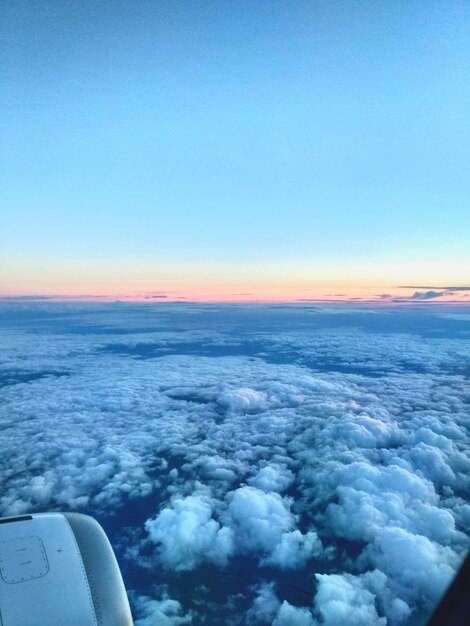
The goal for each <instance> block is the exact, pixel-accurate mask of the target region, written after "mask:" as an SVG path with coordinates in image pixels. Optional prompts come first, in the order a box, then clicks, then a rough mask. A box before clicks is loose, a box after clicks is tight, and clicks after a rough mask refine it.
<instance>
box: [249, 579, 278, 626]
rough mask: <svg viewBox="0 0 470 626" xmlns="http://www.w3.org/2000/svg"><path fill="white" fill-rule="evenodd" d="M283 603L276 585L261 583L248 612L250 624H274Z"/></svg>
mask: <svg viewBox="0 0 470 626" xmlns="http://www.w3.org/2000/svg"><path fill="white" fill-rule="evenodd" d="M280 605H281V603H280V601H279V599H278V597H277V596H276V593H275V591H274V583H272V582H271V583H266V582H263V583H261V584H260V585H259V586H258V587H257V588H256V597H255V599H254V601H253V604H252V606H251V607H250V609H249V610H248V611H247V614H246V621H247V622H248V624H272V622H273V619H274V617H275V616H276V613H277V612H278V610H279V607H280Z"/></svg>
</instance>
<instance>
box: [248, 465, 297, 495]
mask: <svg viewBox="0 0 470 626" xmlns="http://www.w3.org/2000/svg"><path fill="white" fill-rule="evenodd" d="M294 479H295V476H294V473H293V472H292V471H291V470H290V469H288V468H287V467H286V466H285V465H284V466H282V465H278V464H272V465H266V466H264V467H262V468H261V469H260V470H259V472H258V473H257V474H256V476H253V477H252V478H250V479H249V480H248V483H249V484H250V485H252V486H253V487H257V488H258V489H261V490H262V491H265V492H269V491H278V492H282V491H285V490H286V489H287V488H288V487H289V485H291V484H292V483H293V482H294Z"/></svg>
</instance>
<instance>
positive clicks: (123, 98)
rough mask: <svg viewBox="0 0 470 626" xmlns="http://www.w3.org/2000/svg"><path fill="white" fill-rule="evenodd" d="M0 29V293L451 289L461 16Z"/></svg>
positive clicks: (85, 11)
mask: <svg viewBox="0 0 470 626" xmlns="http://www.w3.org/2000/svg"><path fill="white" fill-rule="evenodd" d="M3 13H4V17H3V20H2V22H3V26H2V36H1V40H2V42H3V44H2V65H3V69H2V73H3V75H4V76H5V79H4V81H3V90H2V91H3V94H4V98H3V104H2V112H1V113H2V115H1V119H2V121H1V126H2V135H3V137H4V139H3V147H2V149H1V150H2V156H3V159H4V161H5V166H4V167H3V168H2V173H1V178H0V185H1V188H2V192H1V196H0V202H1V205H0V209H1V215H2V217H1V222H2V229H1V230H2V234H0V245H1V247H2V249H3V255H4V257H5V258H4V260H6V263H5V264H4V267H6V270H5V271H4V276H3V277H2V285H0V289H1V290H2V292H3V293H13V292H15V293H16V292H17V293H19V292H26V293H27V292H28V290H29V291H31V289H32V287H33V286H34V287H35V289H36V291H43V292H49V293H50V292H51V291H50V290H51V289H53V288H54V286H55V287H56V292H60V291H61V290H62V292H65V293H66V292H67V276H70V274H71V273H72V274H74V276H75V277H76V280H77V289H78V285H79V286H80V288H81V289H82V290H85V291H84V292H85V293H86V287H89V289H93V288H97V289H103V288H105V287H106V285H108V286H109V288H110V289H115V288H117V287H116V285H117V283H118V282H119V280H118V279H116V277H112V271H111V270H110V267H116V264H118V265H119V268H120V270H119V271H120V275H121V276H122V275H123V274H126V272H127V278H126V280H124V281H123V288H126V289H129V288H132V286H135V287H136V288H139V289H141V288H142V286H146V287H148V288H149V289H152V288H158V287H159V285H163V286H164V287H168V285H170V284H171V281H172V279H173V280H175V281H176V282H178V280H179V281H180V282H181V281H182V280H183V279H182V278H181V277H182V276H187V277H188V278H187V281H186V282H187V288H190V287H191V285H197V286H199V287H204V286H205V285H207V284H209V283H210V282H211V281H212V283H214V281H215V282H217V280H216V278H217V277H220V280H222V279H223V277H224V276H231V277H232V279H233V280H232V282H233V284H234V285H235V284H236V285H237V286H240V287H242V286H243V285H244V282H243V281H244V279H243V276H245V275H246V273H247V272H248V273H250V272H253V273H254V274H255V275H256V276H258V280H259V282H260V283H262V282H263V281H266V280H267V279H268V277H271V279H272V277H273V274H276V272H277V269H276V268H278V267H279V266H282V267H283V268H284V274H283V278H282V281H284V282H282V281H280V282H279V284H278V285H277V287H278V288H279V289H282V285H287V286H288V285H292V284H297V283H298V282H299V281H300V282H302V281H303V282H302V284H305V283H306V282H309V284H312V285H316V284H318V283H319V282H322V281H323V282H328V280H329V281H330V282H334V283H337V282H338V279H339V277H341V276H342V275H345V274H346V276H347V278H346V282H347V283H348V284H350V285H351V286H354V285H357V284H363V283H364V281H365V280H366V278H367V272H368V268H371V266H373V273H374V280H375V281H376V282H378V283H380V282H381V283H383V284H394V282H396V281H399V282H402V281H403V279H405V278H408V282H413V281H414V280H415V279H419V280H421V281H422V280H424V279H427V282H429V281H431V280H432V279H433V278H434V277H436V276H438V277H439V279H442V280H444V281H446V282H448V281H451V282H458V283H464V282H465V278H466V276H465V273H464V270H463V269H462V268H463V267H464V266H465V262H466V261H467V262H468V261H469V259H468V252H467V248H468V245H467V244H468V241H467V233H468V228H469V226H470V224H469V219H468V214H469V211H468V206H467V205H468V162H469V157H470V154H469V151H470V148H469V146H470V142H469V134H470V133H469V131H470V120H469V118H468V114H467V112H468V109H469V105H470V82H469V80H468V78H469V59H470V42H469V40H468V36H467V33H468V26H469V22H470V7H469V5H468V4H467V3H464V2H447V3H442V2H394V3H388V2H380V1H375V2H366V1H364V2H336V1H333V2H302V1H296V2H277V1H274V2H263V1H257V2H246V1H242V2H237V3H229V2H222V1H218V2H189V1H185V2H165V1H159V2H146V1H142V2H139V3H128V2H119V1H108V2H103V3H95V2H89V1H82V2H78V3H77V2H55V1H50V2H43V3H29V2H22V1H15V2H14V3H11V4H10V6H6V7H4V8H3ZM397 266H400V267H401V268H402V270H400V271H398V270H396V267H397ZM60 268H62V273H61V271H60ZM64 268H65V269H64ZM149 268H150V270H151V271H150V273H151V274H152V272H153V274H152V276H154V280H153V279H151V278H148V280H147V281H145V280H143V279H142V280H141V281H139V280H138V277H139V276H142V275H143V273H145V271H148V270H149ZM403 268H405V269H403ZM406 268H409V271H408V272H407V270H406ZM439 272H440V274H439ZM93 275H95V276H96V275H99V276H100V279H99V281H98V282H96V281H95V282H94V280H93ZM214 277H215V278H214ZM237 277H238V278H237ZM177 279H178V280H177ZM165 281H166V282H165ZM237 281H238V282H237ZM183 282H184V281H183ZM219 282H220V281H219ZM212 283H211V284H212ZM214 284H215V283H214ZM397 284H398V283H397ZM214 288H215V287H214Z"/></svg>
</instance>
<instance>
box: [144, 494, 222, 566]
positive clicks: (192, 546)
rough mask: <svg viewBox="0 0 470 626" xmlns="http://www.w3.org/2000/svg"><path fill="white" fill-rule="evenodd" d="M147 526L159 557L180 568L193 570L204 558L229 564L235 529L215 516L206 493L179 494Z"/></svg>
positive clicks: (166, 563)
mask: <svg viewBox="0 0 470 626" xmlns="http://www.w3.org/2000/svg"><path fill="white" fill-rule="evenodd" d="M145 528H146V530H147V531H148V534H149V537H150V539H151V540H152V541H153V542H154V543H156V544H157V545H158V546H159V548H158V550H159V560H160V562H161V563H163V565H165V566H166V567H169V568H172V569H175V570H177V571H183V570H191V569H194V568H195V567H197V566H198V565H200V564H201V563H203V562H205V561H206V562H211V563H215V564H217V565H225V563H226V562H227V559H228V557H229V556H230V554H231V553H232V551H233V532H232V530H231V529H230V528H227V527H224V528H221V527H220V524H219V523H218V522H216V521H215V520H214V519H213V518H212V506H211V501H210V499H209V498H208V497H207V496H205V495H194V496H188V497H186V498H175V499H174V500H173V502H172V506H171V508H165V509H163V511H161V513H159V515H158V516H157V517H156V518H155V519H151V520H147V522H146V523H145Z"/></svg>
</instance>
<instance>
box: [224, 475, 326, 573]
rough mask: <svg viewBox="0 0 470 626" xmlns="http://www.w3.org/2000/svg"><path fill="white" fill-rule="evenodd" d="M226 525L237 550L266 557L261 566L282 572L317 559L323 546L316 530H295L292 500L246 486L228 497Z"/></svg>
mask: <svg viewBox="0 0 470 626" xmlns="http://www.w3.org/2000/svg"><path fill="white" fill-rule="evenodd" d="M228 497H229V499H230V504H229V507H228V510H227V512H226V514H225V522H226V524H227V525H228V526H229V527H230V528H232V529H233V532H234V537H235V542H236V546H237V550H238V551H239V552H242V553H247V554H252V553H257V552H260V553H261V554H262V555H263V558H262V560H261V564H262V565H263V564H264V565H275V566H278V567H281V568H283V569H288V568H295V567H302V566H303V565H304V564H305V562H306V561H307V560H308V559H309V558H312V557H313V556H318V555H319V554H320V553H321V551H322V545H321V542H320V540H319V539H318V536H317V534H316V533H315V532H314V531H310V532H308V533H307V534H305V535H303V534H302V533H301V532H300V531H299V530H292V529H293V528H294V525H295V518H294V516H293V515H292V513H291V511H290V501H289V500H288V499H286V498H281V496H280V495H279V494H277V493H274V492H269V493H265V492H263V491H261V490H260V489H257V488H255V487H251V486H245V487H241V488H239V489H237V490H236V491H235V492H233V493H230V494H229V496H228Z"/></svg>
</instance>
